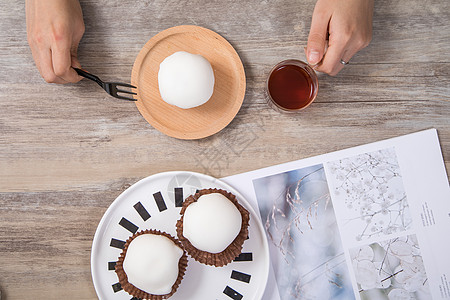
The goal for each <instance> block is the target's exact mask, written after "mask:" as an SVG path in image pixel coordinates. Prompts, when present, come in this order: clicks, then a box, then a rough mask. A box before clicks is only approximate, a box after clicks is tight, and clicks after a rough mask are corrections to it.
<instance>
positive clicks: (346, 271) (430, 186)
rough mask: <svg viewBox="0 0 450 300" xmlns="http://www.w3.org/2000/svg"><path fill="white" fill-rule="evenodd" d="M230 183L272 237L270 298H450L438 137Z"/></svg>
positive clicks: (427, 135) (448, 192)
mask: <svg viewBox="0 0 450 300" xmlns="http://www.w3.org/2000/svg"><path fill="white" fill-rule="evenodd" d="M223 180H224V181H225V182H227V183H228V184H230V185H232V186H233V187H235V188H236V189H237V190H239V191H240V192H241V193H242V194H243V195H244V196H245V197H246V199H247V200H248V201H249V202H250V203H251V204H252V205H253V206H254V207H255V210H256V211H259V213H260V216H261V221H262V223H263V225H264V227H265V229H266V235H267V239H268V242H269V249H270V259H271V271H270V274H269V280H268V285H267V287H266V292H265V295H264V298H263V299H265V300H269V299H270V300H278V299H280V300H288V299H450V188H449V182H448V177H447V174H446V171H445V165H444V161H443V158H442V153H441V149H440V146H439V140H438V135H437V131H436V130H435V129H430V130H425V131H421V132H418V133H413V134H409V135H405V136H401V137H397V138H392V139H388V140H384V141H380V142H376V143H372V144H367V145H363V146H358V147H354V148H350V149H346V150H342V151H337V152H333V153H328V154H324V155H320V156H316V157H311V158H307V159H302V160H297V161H293V162H289V163H285V164H281V165H276V166H272V167H268V168H264V169H260V170H256V171H252V172H247V173H243V174H238V175H234V176H230V177H226V178H223Z"/></svg>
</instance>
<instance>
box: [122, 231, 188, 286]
mask: <svg viewBox="0 0 450 300" xmlns="http://www.w3.org/2000/svg"><path fill="white" fill-rule="evenodd" d="M182 255H183V250H182V249H181V248H180V247H178V246H177V245H175V244H174V243H173V242H172V241H171V240H170V239H168V238H167V237H165V236H162V235H153V234H144V235H140V236H138V237H136V238H135V239H133V241H132V242H131V243H130V245H129V246H128V250H127V253H126V256H125V259H124V262H123V269H124V271H125V273H126V274H127V277H128V282H129V283H131V284H133V285H134V286H135V287H137V288H138V289H141V290H143V291H145V292H147V293H149V294H153V295H165V294H168V293H170V292H171V290H172V286H173V285H174V283H175V281H176V280H177V278H178V262H179V260H180V258H181V256H182Z"/></svg>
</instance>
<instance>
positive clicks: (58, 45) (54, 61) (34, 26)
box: [26, 0, 84, 83]
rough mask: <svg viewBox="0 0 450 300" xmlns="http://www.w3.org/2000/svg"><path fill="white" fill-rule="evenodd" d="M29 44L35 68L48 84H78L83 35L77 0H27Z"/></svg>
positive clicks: (82, 24)
mask: <svg viewBox="0 0 450 300" xmlns="http://www.w3.org/2000/svg"><path fill="white" fill-rule="evenodd" d="M26 19H27V34H28V43H29V44H30V48H31V52H32V54H33V58H34V61H35V63H36V66H37V68H38V70H39V72H40V73H41V76H42V77H43V78H44V79H45V81H47V82H49V83H68V82H78V81H80V80H81V79H82V77H80V76H79V75H78V74H77V73H76V72H75V70H74V69H73V68H72V67H77V68H80V67H81V65H80V62H79V61H78V58H77V49H78V44H79V43H80V40H81V38H82V36H83V33H84V22H83V13H82V11H81V6H80V3H79V2H78V0H26Z"/></svg>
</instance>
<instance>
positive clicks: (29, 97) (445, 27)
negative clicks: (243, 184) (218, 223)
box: [0, 0, 450, 300]
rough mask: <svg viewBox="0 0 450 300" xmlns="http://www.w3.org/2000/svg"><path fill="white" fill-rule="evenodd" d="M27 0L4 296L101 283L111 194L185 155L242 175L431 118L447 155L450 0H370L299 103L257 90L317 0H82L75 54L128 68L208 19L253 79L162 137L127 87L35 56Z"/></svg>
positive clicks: (0, 276) (14, 8)
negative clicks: (206, 118)
mask: <svg viewBox="0 0 450 300" xmlns="http://www.w3.org/2000/svg"><path fill="white" fill-rule="evenodd" d="M23 2H24V1H16V0H13V1H3V2H2V5H1V6H0V290H1V291H2V300H4V299H8V300H12V299H96V293H95V290H94V288H93V285H92V280H91V273H90V261H89V260H90V249H91V243H92V238H93V236H94V233H95V229H96V227H97V224H98V222H99V221H100V219H101V217H102V215H103V213H104V212H105V210H106V209H107V207H108V206H109V204H110V203H111V202H112V201H113V200H114V199H115V198H116V197H117V196H118V195H119V194H120V193H121V191H123V190H124V189H126V188H127V187H128V186H130V185H131V184H133V183H135V182H136V181H138V180H139V179H141V178H143V177H146V176H149V175H152V174H155V173H158V172H163V171H172V170H188V171H196V172H201V173H206V174H208V175H211V176H214V177H222V176H228V175H233V174H237V173H241V172H245V171H250V170H254V169H258V168H262V167H266V166H271V165H275V164H279V163H283V162H288V161H292V160H297V159H302V158H306V157H310V156H315V155H319V154H323V153H327V152H330V151H335V150H340V149H345V148H348V147H352V146H356V145H361V144H365V143H369V142H374V141H378V140H382V139H386V138H390V137H395V136H400V135H403V134H407V133H412V132H416V131H420V130H423V129H428V128H436V129H437V130H438V134H439V137H440V143H441V147H442V152H443V156H444V160H445V165H446V168H447V170H448V169H449V167H450V59H449V52H450V38H449V37H450V23H449V22H448V20H450V7H449V6H450V2H449V1H448V0H430V1H425V2H424V1H419V0H400V1H389V0H377V1H375V13H374V36H373V41H372V43H371V44H370V46H369V47H368V48H366V49H364V50H363V51H361V52H359V53H358V54H357V55H356V56H355V57H354V58H353V59H352V60H351V64H350V65H348V66H346V67H345V68H344V70H343V71H341V73H339V75H338V76H336V77H330V76H327V75H323V74H321V75H319V85H320V88H319V94H318V96H317V99H316V101H315V102H314V103H313V104H312V105H311V106H310V107H308V108H307V109H306V110H304V111H302V112H301V113H299V114H296V115H286V114H280V113H278V112H276V111H274V110H272V109H270V108H269V107H268V106H267V104H266V102H265V100H264V83H265V80H266V75H267V73H268V72H269V70H270V69H271V67H272V66H273V65H274V64H276V63H278V62H279V61H281V60H284V59H288V58H297V59H304V52H303V47H304V46H305V45H306V41H307V37H308V32H309V27H310V22H311V14H312V11H313V8H314V4H315V1H314V0H286V1H267V0H265V1H253V0H249V1H232V0H221V1H216V0H213V1H205V0H193V1H181V0H167V1H162V0H155V1H145V0H144V1H129V0H121V1H118V0H108V1H106V0H99V1H94V0H82V1H81V5H82V8H83V13H84V20H85V23H86V33H85V35H84V37H83V39H82V41H81V45H80V48H79V58H80V61H81V64H82V67H83V68H84V69H86V70H88V71H90V72H92V73H94V74H96V75H98V76H99V77H100V78H102V79H104V80H111V81H112V80H114V81H125V82H126V81H130V77H131V70H132V66H133V62H134V60H135V58H136V56H137V55H138V53H139V51H140V50H141V48H142V47H143V45H144V44H145V43H146V42H147V41H148V40H149V39H150V38H151V37H152V36H154V35H155V34H157V33H158V32H160V31H162V30H164V29H167V28H169V27H173V26H177V25H184V24H187V25H198V26H202V27H205V28H208V29H211V30H213V31H215V32H217V33H219V34H220V35H221V36H223V37H224V38H225V39H227V40H228V41H229V42H230V43H231V45H233V47H234V48H235V49H236V51H237V53H238V54H239V56H240V58H241V60H242V62H243V64H244V68H245V74H246V85H247V88H246V95H245V99H244V102H243V105H242V107H241V109H240V111H239V113H238V114H237V116H236V118H235V119H234V120H233V121H232V122H231V123H230V124H229V125H228V126H227V127H226V128H225V129H224V130H222V131H220V132H219V133H217V134H215V135H213V136H211V137H208V138H205V139H201V140H195V141H184V140H178V139H174V138H171V137H168V136H166V135H164V134H162V133H160V132H159V131H157V130H156V129H154V128H153V127H152V126H150V125H149V124H148V123H147V122H146V121H145V120H144V118H143V117H142V116H141V114H140V113H139V111H138V109H137V108H136V106H135V105H134V103H131V102H126V101H120V100H116V99H114V98H111V97H110V96H108V95H107V94H106V93H105V92H104V91H103V90H101V89H100V88H99V87H98V86H97V85H95V84H94V83H92V82H90V81H88V80H83V81H81V82H80V83H78V84H70V85H64V86H61V85H53V84H47V83H45V82H44V80H43V79H42V78H41V77H40V75H39V73H38V71H37V69H36V68H35V66H34V62H33V59H32V57H31V53H30V50H29V47H28V44H27V39H26V31H25V8H24V3H23Z"/></svg>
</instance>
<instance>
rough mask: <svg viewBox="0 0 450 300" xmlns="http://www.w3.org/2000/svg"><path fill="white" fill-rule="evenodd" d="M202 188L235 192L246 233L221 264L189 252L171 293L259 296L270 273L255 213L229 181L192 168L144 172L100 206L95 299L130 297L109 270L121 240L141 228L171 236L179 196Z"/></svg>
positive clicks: (204, 296)
mask: <svg viewBox="0 0 450 300" xmlns="http://www.w3.org/2000/svg"><path fill="white" fill-rule="evenodd" d="M203 188H220V189H224V190H227V191H229V192H231V193H233V194H235V195H236V197H237V199H238V201H239V203H241V205H243V206H244V207H245V208H246V209H247V210H248V211H249V212H250V226H249V238H248V239H247V240H246V241H245V243H244V248H243V251H242V254H241V255H240V256H239V257H238V259H236V260H235V261H233V262H231V263H230V264H228V265H227V266H225V267H221V268H216V267H212V266H206V265H203V264H200V263H198V262H197V261H195V260H193V259H192V258H191V257H189V256H188V267H187V270H186V274H185V276H184V278H183V280H182V282H181V284H180V287H179V288H178V290H177V292H176V293H175V294H174V295H173V296H172V297H171V298H170V299H171V300H177V299H183V300H187V299H196V300H202V299H217V300H220V299H223V300H230V299H234V300H236V299H254V300H259V299H261V297H262V295H263V293H264V289H265V286H266V283H267V278H268V273H269V251H268V245H267V239H266V235H265V233H264V228H263V226H262V223H261V220H260V218H259V215H257V214H256V213H255V211H254V210H253V208H252V207H251V206H250V205H249V204H248V202H247V201H246V200H245V199H244V198H243V196H242V195H241V194H240V193H239V192H238V191H236V190H235V189H233V188H232V187H231V186H229V185H228V184H226V183H224V182H222V181H220V180H218V179H216V178H213V177H210V176H207V175H204V174H199V173H193V172H166V173H160V174H156V175H152V176H149V177H147V178H144V179H142V180H140V181H139V182H137V183H135V184H134V185H132V186H131V187H130V188H128V189H127V190H125V191H124V192H123V193H122V194H121V195H119V197H117V199H116V200H115V201H114V202H113V203H112V204H111V206H110V207H109V208H108V210H107V211H106V212H105V214H104V215H103V218H102V219H101V221H100V223H99V225H98V227H97V231H96V232H95V236H94V241H93V243H92V252H91V272H92V279H93V282H94V287H95V290H96V292H97V295H98V297H99V298H100V299H108V300H114V299H132V298H133V297H131V296H130V295H129V294H128V293H127V292H125V291H124V290H122V288H121V287H120V284H119V283H118V278H117V275H116V273H115V271H114V265H115V262H116V261H117V258H118V257H119V255H120V253H121V251H122V249H121V247H122V246H123V243H124V241H126V240H127V239H128V237H130V236H131V235H132V234H133V232H136V231H140V230H144V229H159V230H161V231H165V232H167V233H169V234H171V235H173V236H175V237H176V228H175V223H176V221H177V220H178V219H179V217H180V214H179V212H180V209H181V204H182V201H183V200H184V199H186V198H187V197H188V196H189V195H191V194H194V193H195V192H196V190H198V189H203Z"/></svg>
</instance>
